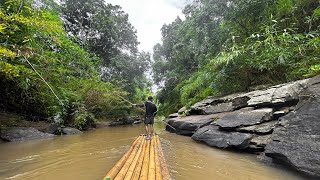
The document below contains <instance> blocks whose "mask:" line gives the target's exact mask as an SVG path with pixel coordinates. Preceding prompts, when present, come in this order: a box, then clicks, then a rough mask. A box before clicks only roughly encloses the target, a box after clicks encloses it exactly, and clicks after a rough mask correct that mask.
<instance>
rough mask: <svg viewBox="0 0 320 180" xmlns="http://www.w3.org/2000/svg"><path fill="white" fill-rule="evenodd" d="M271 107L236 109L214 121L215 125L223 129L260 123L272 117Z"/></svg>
mask: <svg viewBox="0 0 320 180" xmlns="http://www.w3.org/2000/svg"><path fill="white" fill-rule="evenodd" d="M272 112H273V109H272V108H262V109H255V110H237V111H234V112H231V113H229V114H227V115H225V116H223V117H222V118H221V119H219V120H217V121H216V125H218V126H220V127H221V128H223V129H235V128H237V127H242V126H251V125H255V124H260V123H262V122H265V121H269V120H271V119H272Z"/></svg>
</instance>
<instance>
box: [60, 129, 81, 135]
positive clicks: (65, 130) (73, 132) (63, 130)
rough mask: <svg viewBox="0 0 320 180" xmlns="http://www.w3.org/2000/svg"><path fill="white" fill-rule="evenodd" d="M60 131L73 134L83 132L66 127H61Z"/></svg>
mask: <svg viewBox="0 0 320 180" xmlns="http://www.w3.org/2000/svg"><path fill="white" fill-rule="evenodd" d="M62 133H63V134H66V135H75V134H82V133H83V132H82V131H80V130H78V129H75V128H71V127H66V128H63V129H62Z"/></svg>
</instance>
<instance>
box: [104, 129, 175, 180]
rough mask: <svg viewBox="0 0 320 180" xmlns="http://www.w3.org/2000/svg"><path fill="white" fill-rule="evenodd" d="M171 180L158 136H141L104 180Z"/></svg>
mask: <svg viewBox="0 0 320 180" xmlns="http://www.w3.org/2000/svg"><path fill="white" fill-rule="evenodd" d="M122 179H123V180H137V179H140V180H144V179H148V180H153V179H154V180H169V179H170V175H169V171H168V168H167V165H166V162H165V159H164V156H163V151H162V148H161V144H160V138H159V136H158V135H155V136H153V137H152V140H146V139H145V136H139V137H138V138H137V139H136V140H135V141H134V142H133V144H132V145H131V147H130V149H129V150H128V151H127V152H126V153H125V154H124V155H123V156H122V158H121V159H120V160H119V161H118V162H117V163H116V164H115V166H113V168H112V169H111V170H110V171H109V172H108V173H107V175H106V176H105V177H104V178H103V180H122Z"/></svg>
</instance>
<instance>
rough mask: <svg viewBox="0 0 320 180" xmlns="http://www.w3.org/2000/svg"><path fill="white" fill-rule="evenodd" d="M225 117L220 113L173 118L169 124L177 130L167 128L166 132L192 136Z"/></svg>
mask: <svg viewBox="0 0 320 180" xmlns="http://www.w3.org/2000/svg"><path fill="white" fill-rule="evenodd" d="M224 115H225V114H224V113H220V114H211V115H192V116H185V117H177V118H172V119H169V120H168V121H167V123H168V124H169V125H171V126H172V127H173V128H175V129H173V128H171V127H170V126H166V130H167V131H169V132H173V133H177V134H180V135H187V136H191V135H192V134H193V133H194V132H195V131H196V130H197V129H199V128H201V127H203V126H206V125H209V124H210V123H212V122H213V121H214V120H216V119H218V118H220V117H223V116H224Z"/></svg>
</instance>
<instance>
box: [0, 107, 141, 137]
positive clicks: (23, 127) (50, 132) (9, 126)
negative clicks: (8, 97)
mask: <svg viewBox="0 0 320 180" xmlns="http://www.w3.org/2000/svg"><path fill="white" fill-rule="evenodd" d="M139 123H141V118H140V117H138V116H134V117H123V118H118V119H115V120H105V119H104V120H101V121H95V122H94V123H90V127H88V128H87V129H85V130H82V131H80V130H79V129H76V128H73V127H64V126H62V127H61V126H58V125H57V124H53V123H52V122H49V121H31V120H27V119H26V118H25V117H23V116H21V115H17V114H13V113H7V112H0V143H3V142H12V141H26V140H35V139H47V138H53V137H54V136H56V135H74V134H82V133H83V131H88V130H92V129H95V128H102V127H106V126H119V125H128V124H139Z"/></svg>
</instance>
